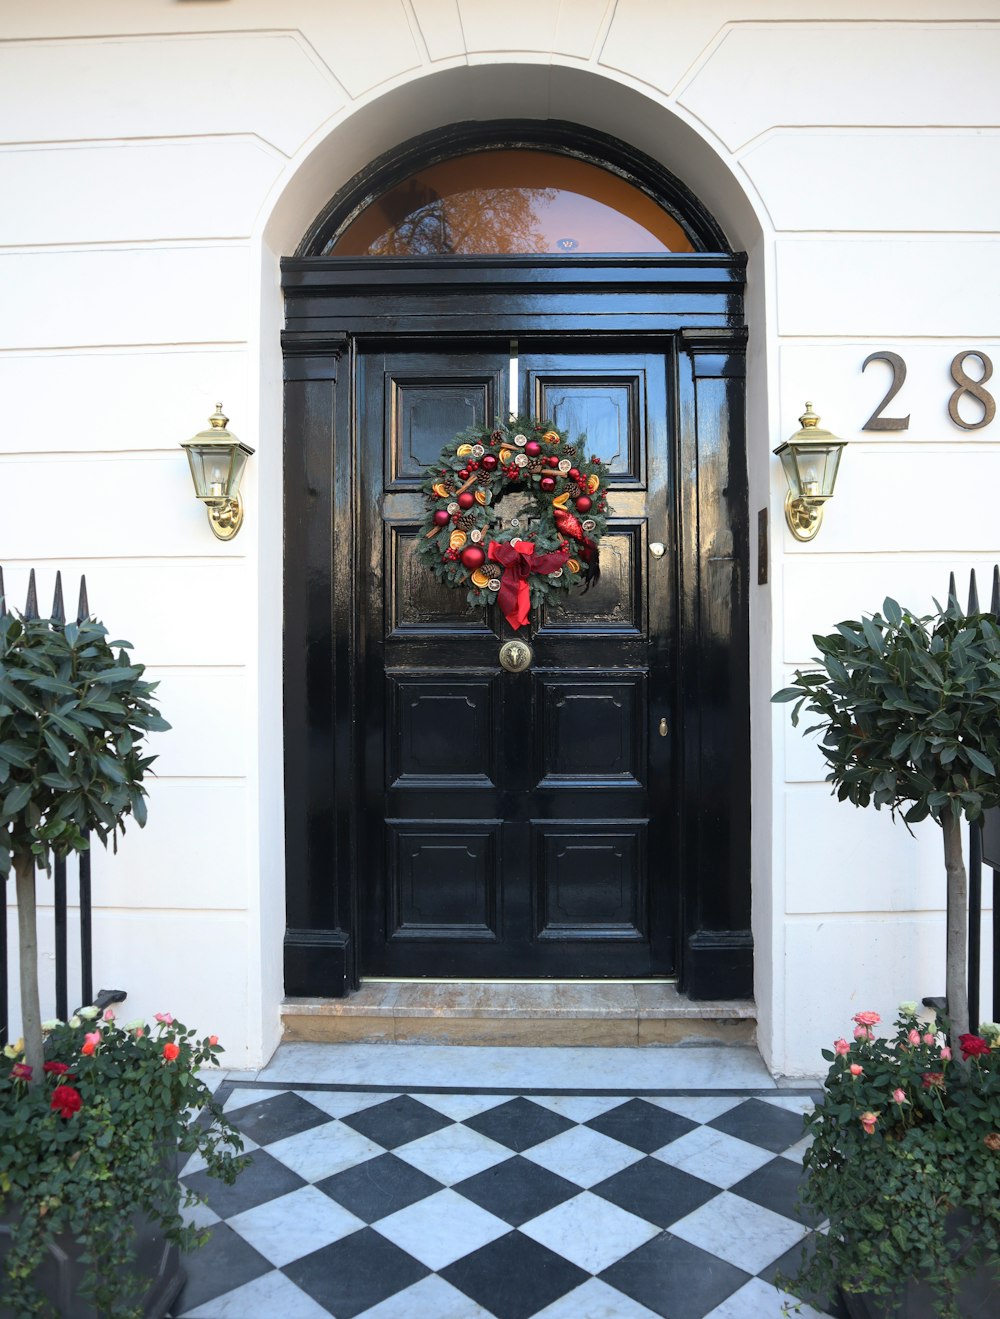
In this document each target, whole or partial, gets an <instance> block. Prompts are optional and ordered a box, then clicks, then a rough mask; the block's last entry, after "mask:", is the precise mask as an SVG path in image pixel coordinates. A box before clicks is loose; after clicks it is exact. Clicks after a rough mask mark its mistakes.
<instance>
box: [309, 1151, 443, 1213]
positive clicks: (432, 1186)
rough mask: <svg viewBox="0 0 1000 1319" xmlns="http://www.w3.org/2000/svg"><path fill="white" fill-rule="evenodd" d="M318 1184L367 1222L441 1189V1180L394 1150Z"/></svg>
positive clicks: (332, 1197) (335, 1174)
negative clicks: (416, 1166)
mask: <svg viewBox="0 0 1000 1319" xmlns="http://www.w3.org/2000/svg"><path fill="white" fill-rule="evenodd" d="M316 1185H317V1187H318V1188H319V1190H321V1191H324V1192H325V1193H326V1194H327V1195H328V1196H330V1198H331V1199H333V1200H336V1201H337V1203H338V1204H341V1205H343V1206H344V1208H345V1209H349V1210H350V1211H351V1213H352V1214H357V1216H358V1218H362V1219H364V1221H365V1222H366V1223H377V1222H378V1220H379V1219H380V1218H386V1217H387V1216H388V1215H389V1214H394V1213H395V1212H396V1210H397V1209H405V1208H406V1206H407V1205H411V1204H415V1203H416V1202H417V1201H418V1200H423V1199H425V1198H426V1197H427V1196H428V1195H434V1194H435V1193H436V1192H438V1191H440V1190H441V1183H440V1182H437V1181H435V1180H434V1178H433V1177H428V1176H427V1174H426V1173H424V1172H421V1171H420V1170H419V1168H414V1167H413V1166H412V1164H409V1163H404V1162H403V1160H402V1159H397V1158H396V1156H395V1154H381V1155H379V1157H378V1158H377V1159H369V1160H367V1162H365V1163H357V1164H355V1165H354V1167H353V1168H348V1169H346V1171H344V1172H338V1173H334V1175H333V1176H332V1177H325V1178H324V1179H323V1180H322V1181H321V1182H317V1183H316Z"/></svg>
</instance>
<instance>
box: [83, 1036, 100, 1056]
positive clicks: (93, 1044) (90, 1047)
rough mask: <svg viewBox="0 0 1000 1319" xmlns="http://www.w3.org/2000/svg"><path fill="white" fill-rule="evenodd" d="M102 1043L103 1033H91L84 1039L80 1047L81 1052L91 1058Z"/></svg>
mask: <svg viewBox="0 0 1000 1319" xmlns="http://www.w3.org/2000/svg"><path fill="white" fill-rule="evenodd" d="M100 1042H101V1032H100V1031H99V1030H92V1031H89V1032H88V1033H87V1034H86V1035H84V1037H83V1044H82V1045H81V1046H80V1052H81V1053H85V1054H87V1056H88V1057H89V1056H90V1054H92V1053H93V1052H94V1050H95V1049H96V1048H97V1046H98V1045H99V1044H100Z"/></svg>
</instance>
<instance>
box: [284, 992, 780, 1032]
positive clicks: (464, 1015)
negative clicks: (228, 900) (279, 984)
mask: <svg viewBox="0 0 1000 1319" xmlns="http://www.w3.org/2000/svg"><path fill="white" fill-rule="evenodd" d="M281 1018H282V1023H283V1025H284V1032H285V1033H284V1038H285V1040H310V1041H314V1042H319V1043H336V1042H346V1041H354V1042H358V1041H370V1042H377V1043H381V1044H391V1043H397V1044H483V1045H491V1044H492V1045H498V1044H500V1045H502V1044H509V1045H596V1046H604V1047H607V1046H616V1045H620V1046H631V1047H634V1046H636V1045H696V1044H737V1045H740V1044H742V1045H746V1044H753V1043H754V1042H755V1031H756V1024H757V1023H756V1007H755V1006H754V1004H753V1003H752V1002H751V1001H750V1000H747V999H740V1000H726V1001H719V1002H705V1001H700V1002H692V1001H691V1000H690V999H687V998H685V997H684V996H683V995H682V994H679V993H678V992H677V987H676V985H673V984H670V983H666V982H660V981H657V982H653V981H646V982H643V983H631V984H624V983H607V982H601V983H589V984H584V983H579V982H573V983H568V982H565V981H560V982H555V981H546V982H536V983H534V984H515V983H509V982H506V981H501V982H497V983H486V982H483V981H474V982H463V983H459V982H455V981H368V982H365V983H364V984H363V985H362V986H361V988H360V989H359V990H358V992H357V993H356V994H352V995H351V996H350V997H349V998H342V999H322V998H286V999H285V1001H284V1002H283V1004H282V1008H281Z"/></svg>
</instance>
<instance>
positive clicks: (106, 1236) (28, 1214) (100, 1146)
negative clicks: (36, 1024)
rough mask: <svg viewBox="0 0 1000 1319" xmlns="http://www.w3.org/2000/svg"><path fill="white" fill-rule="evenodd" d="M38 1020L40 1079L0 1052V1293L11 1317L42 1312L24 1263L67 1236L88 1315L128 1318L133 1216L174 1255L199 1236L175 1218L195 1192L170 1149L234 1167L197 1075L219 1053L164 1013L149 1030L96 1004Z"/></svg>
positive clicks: (133, 1280) (222, 1127) (134, 1282)
mask: <svg viewBox="0 0 1000 1319" xmlns="http://www.w3.org/2000/svg"><path fill="white" fill-rule="evenodd" d="M44 1024H45V1027H46V1035H45V1062H44V1064H43V1067H42V1070H41V1075H40V1076H36V1075H35V1074H34V1068H33V1067H32V1066H31V1065H30V1064H28V1063H26V1062H25V1061H24V1057H23V1042H19V1043H18V1044H15V1045H9V1046H8V1047H7V1048H6V1049H4V1050H3V1051H2V1054H0V1212H2V1213H4V1215H5V1217H6V1219H7V1220H8V1224H9V1236H8V1237H4V1236H3V1235H0V1280H2V1286H0V1293H2V1295H3V1301H4V1305H5V1306H9V1307H10V1309H11V1310H12V1311H13V1313H14V1314H16V1315H18V1316H22V1315H34V1314H39V1313H45V1312H46V1311H45V1303H44V1300H43V1298H42V1297H41V1296H40V1294H39V1292H38V1290H37V1276H36V1270H37V1269H38V1267H39V1265H40V1264H41V1263H42V1261H43V1260H44V1259H45V1257H46V1255H47V1253H48V1251H49V1249H50V1246H51V1245H52V1243H53V1242H54V1241H55V1240H56V1238H58V1237H60V1236H61V1235H63V1234H66V1233H69V1234H71V1235H72V1236H73V1237H75V1238H76V1240H77V1241H79V1242H81V1243H82V1244H83V1245H84V1247H85V1250H84V1254H83V1256H82V1259H83V1260H85V1261H86V1264H87V1268H86V1273H85V1279H84V1283H83V1286H82V1289H81V1294H82V1295H83V1296H84V1297H85V1298H86V1299H87V1300H88V1301H89V1302H90V1303H91V1304H92V1305H93V1307H94V1309H95V1310H96V1311H97V1312H98V1313H100V1314H102V1315H105V1314H106V1315H113V1316H115V1319H124V1317H125V1316H128V1315H132V1314H137V1313H139V1306H138V1303H137V1301H136V1298H137V1297H138V1296H141V1294H142V1290H143V1282H142V1280H140V1279H139V1278H137V1277H135V1276H134V1274H133V1268H134V1262H133V1239H134V1236H135V1229H134V1226H133V1225H132V1219H133V1216H134V1214H135V1211H139V1212H140V1213H141V1214H143V1215H145V1216H147V1217H148V1218H149V1219H151V1220H153V1221H154V1222H156V1223H159V1224H160V1225H161V1226H162V1228H163V1230H164V1233H165V1235H166V1237H167V1239H168V1240H170V1241H173V1242H174V1243H176V1244H177V1245H178V1246H180V1247H181V1248H182V1249H191V1248H192V1247H194V1246H195V1245H198V1244H200V1242H201V1241H203V1240H204V1239H205V1235H206V1234H203V1233H199V1232H198V1231H197V1230H196V1229H195V1228H192V1227H185V1226H184V1224H183V1221H182V1218H181V1213H180V1209H181V1207H182V1204H183V1206H184V1207H187V1206H189V1205H191V1204H194V1203H195V1202H196V1197H195V1196H193V1195H191V1194H190V1193H186V1192H183V1188H182V1187H181V1185H180V1183H179V1182H178V1181H177V1177H176V1169H175V1162H176V1161H175V1159H174V1158H173V1152H174V1151H175V1150H176V1151H179V1152H180V1153H181V1154H185V1153H191V1152H194V1151H197V1152H198V1153H199V1154H200V1155H201V1156H202V1157H203V1158H204V1160H205V1163H206V1166H207V1170H208V1172H209V1173H210V1174H211V1175H213V1176H216V1177H220V1178H221V1179H222V1180H223V1181H225V1182H227V1183H228V1182H232V1181H233V1180H234V1179H235V1177H236V1175H237V1173H238V1172H239V1171H240V1170H241V1168H242V1167H243V1166H244V1164H245V1162H246V1157H245V1156H243V1157H239V1151H240V1150H241V1149H242V1142H241V1138H240V1136H239V1133H238V1132H237V1131H236V1130H235V1128H234V1127H232V1125H231V1124H230V1123H229V1122H228V1121H227V1119H226V1118H225V1117H224V1116H223V1114H222V1111H221V1109H220V1108H219V1106H218V1105H217V1104H216V1102H215V1100H214V1099H213V1098H212V1094H211V1091H210V1090H209V1088H208V1086H207V1085H206V1084H205V1081H204V1080H203V1079H202V1078H201V1077H200V1076H199V1075H198V1071H199V1069H201V1068H206V1067H212V1066H216V1065H217V1064H218V1057H219V1055H220V1054H221V1053H222V1049H221V1047H220V1045H219V1043H218V1039H217V1037H216V1036H214V1035H213V1036H210V1037H209V1038H208V1039H202V1040H199V1039H196V1038H195V1033H194V1031H191V1030H188V1029H187V1028H186V1027H185V1026H183V1025H182V1024H181V1023H180V1022H179V1021H175V1020H174V1018H173V1017H172V1016H170V1015H169V1014H158V1017H157V1021H156V1024H155V1025H154V1026H153V1028H152V1029H150V1028H149V1027H148V1026H147V1024H146V1023H145V1022H142V1021H136V1022H131V1023H130V1024H129V1025H128V1026H125V1027H123V1026H120V1025H119V1024H118V1023H117V1022H116V1021H115V1020H114V1014H113V1013H112V1012H108V1013H105V1014H104V1015H103V1016H100V1017H99V1015H98V1012H97V1009H96V1008H87V1009H85V1010H83V1011H82V1012H81V1014H80V1016H78V1017H73V1018H71V1019H70V1021H69V1022H66V1023H62V1022H46V1023H44ZM199 1115H200V1116H199ZM196 1117H197V1119H198V1120H197V1121H195V1118H196ZM5 1245H6V1250H4V1246H5Z"/></svg>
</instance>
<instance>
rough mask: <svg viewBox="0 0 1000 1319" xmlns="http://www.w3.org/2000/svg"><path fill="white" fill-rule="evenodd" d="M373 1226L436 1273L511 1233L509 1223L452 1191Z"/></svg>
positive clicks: (418, 1203) (432, 1197) (402, 1210)
mask: <svg viewBox="0 0 1000 1319" xmlns="http://www.w3.org/2000/svg"><path fill="white" fill-rule="evenodd" d="M372 1226H373V1227H374V1228H375V1231H376V1232H379V1233H381V1235H382V1236H384V1237H385V1238H386V1239H387V1240H389V1241H391V1242H392V1243H393V1244H394V1245H397V1246H400V1247H401V1248H402V1249H403V1250H405V1251H406V1252H407V1253H408V1254H410V1255H412V1256H413V1258H414V1259H418V1260H420V1262H421V1264H426V1265H427V1267H428V1268H429V1269H434V1270H435V1271H437V1270H439V1269H443V1268H447V1266H448V1265H449V1264H454V1262H455V1260H457V1259H461V1258H462V1257H463V1255H469V1254H471V1253H472V1251H474V1250H478V1249H479V1248H480V1246H485V1245H486V1244H487V1243H488V1242H490V1241H496V1239H497V1238H498V1237H502V1236H506V1235H507V1233H508V1232H509V1231H510V1224H509V1223H505V1222H504V1221H503V1219H500V1218H497V1217H496V1215H495V1214H491V1213H489V1212H487V1210H485V1209H480V1207H479V1205H475V1204H473V1203H472V1201H471V1200H466V1199H465V1197H464V1196H461V1195H459V1194H458V1193H457V1191H450V1190H447V1191H438V1193H437V1194H436V1195H429V1196H428V1197H427V1199H426V1200H418V1201H417V1203H416V1204H412V1205H407V1207H406V1208H405V1209H400V1210H398V1211H397V1212H396V1213H395V1214H390V1215H389V1216H388V1218H383V1219H380V1220H379V1222H377V1223H374V1224H373V1225H372Z"/></svg>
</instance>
